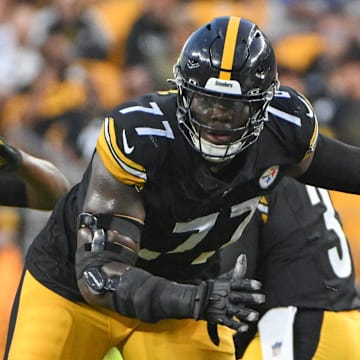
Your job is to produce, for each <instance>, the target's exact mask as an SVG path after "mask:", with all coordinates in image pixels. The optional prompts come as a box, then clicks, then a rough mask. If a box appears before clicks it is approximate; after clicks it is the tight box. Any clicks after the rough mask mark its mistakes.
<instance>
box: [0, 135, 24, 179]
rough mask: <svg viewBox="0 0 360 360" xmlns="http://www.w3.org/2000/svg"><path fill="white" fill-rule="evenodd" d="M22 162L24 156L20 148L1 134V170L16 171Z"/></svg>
mask: <svg viewBox="0 0 360 360" xmlns="http://www.w3.org/2000/svg"><path fill="white" fill-rule="evenodd" d="M21 162H22V156H21V153H20V151H19V150H18V149H16V148H15V147H13V146H11V145H9V143H8V142H7V141H6V140H5V139H4V138H3V137H1V136H0V171H9V172H10V171H14V170H16V169H18V168H19V167H20V165H21Z"/></svg>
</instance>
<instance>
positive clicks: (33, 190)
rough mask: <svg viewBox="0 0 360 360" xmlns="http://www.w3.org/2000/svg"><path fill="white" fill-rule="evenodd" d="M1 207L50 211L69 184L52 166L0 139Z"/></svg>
mask: <svg viewBox="0 0 360 360" xmlns="http://www.w3.org/2000/svg"><path fill="white" fill-rule="evenodd" d="M0 172H1V174H0V185H1V189H2V190H1V191H2V194H1V196H0V201H1V204H3V205H6V206H21V207H30V208H33V209H39V210H51V209H52V208H53V207H54V205H55V203H56V202H57V200H59V198H60V197H61V196H62V195H64V194H65V192H67V191H68V190H69V183H68V181H67V179H66V178H65V176H64V175H63V174H62V172H61V171H60V170H59V169H58V168H57V167H56V166H55V165H54V164H52V163H50V162H49V161H46V160H44V159H40V158H37V157H35V156H31V155H30V154H27V153H26V152H25V151H22V150H20V149H17V148H16V147H14V146H12V145H10V144H9V143H8V142H7V141H6V140H5V139H4V138H3V137H1V136H0Z"/></svg>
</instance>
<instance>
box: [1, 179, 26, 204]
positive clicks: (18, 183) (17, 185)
mask: <svg viewBox="0 0 360 360" xmlns="http://www.w3.org/2000/svg"><path fill="white" fill-rule="evenodd" d="M0 189H1V190H0V205H3V206H16V207H27V204H28V202H27V195H26V187H25V183H24V182H23V181H22V180H21V179H20V178H19V177H17V176H16V175H14V174H0Z"/></svg>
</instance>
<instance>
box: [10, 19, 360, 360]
mask: <svg viewBox="0 0 360 360" xmlns="http://www.w3.org/2000/svg"><path fill="white" fill-rule="evenodd" d="M173 82H174V84H175V86H176V91H168V92H157V93H151V94H146V95H144V96H141V97H139V98H136V99H134V100H131V101H129V102H126V103H124V104H121V105H119V106H118V107H116V108H115V109H114V110H113V111H111V112H110V113H109V114H108V116H107V117H106V119H105V121H104V123H103V127H102V129H101V131H100V134H99V137H98V141H97V145H96V151H95V152H94V155H93V157H92V160H91V162H90V164H89V167H88V168H87V170H86V171H85V174H84V176H83V178H82V180H81V182H80V183H79V184H77V185H75V186H74V187H73V188H72V189H71V190H70V192H69V193H68V195H67V196H66V197H65V198H64V199H63V200H62V201H60V202H59V203H58V204H57V206H56V208H55V209H54V211H53V213H52V216H51V217H50V220H49V222H48V223H47V225H46V226H45V227H44V229H43V230H42V231H41V232H40V234H39V235H38V236H37V237H36V238H35V239H34V241H33V242H32V244H31V247H30V248H29V250H28V252H27V257H26V264H25V272H24V278H23V280H22V283H21V287H20V289H19V291H18V298H17V300H16V303H15V307H14V309H13V314H12V315H13V318H12V324H11V331H10V332H9V337H8V348H7V356H6V358H8V359H16V358H19V357H22V355H23V354H26V356H27V359H43V360H46V359H53V358H54V357H58V358H62V359H79V360H80V359H86V360H89V359H90V360H92V359H94V360H95V359H101V358H102V357H103V356H104V354H105V353H106V351H107V350H108V349H109V348H110V347H111V346H117V347H118V348H119V349H120V351H121V353H122V355H123V357H124V359H125V360H133V359H136V360H142V359H148V358H149V357H150V358H151V356H153V355H152V354H155V353H156V356H157V357H158V358H161V359H167V358H171V359H175V360H176V359H184V358H186V357H188V358H191V359H199V360H201V359H207V360H212V359H217V360H227V359H229V360H230V359H234V356H235V348H234V343H233V338H232V335H233V333H234V331H240V332H241V331H245V330H246V329H247V327H248V325H247V322H249V321H252V320H256V318H257V312H256V311H254V310H252V307H253V306H256V305H258V304H259V303H261V302H263V300H264V299H263V296H262V294H259V293H258V290H259V283H258V282H256V281H255V280H247V279H243V278H242V275H243V272H244V267H245V265H244V257H240V259H239V260H240V261H239V263H238V265H239V266H238V267H237V269H238V271H235V272H234V274H233V276H226V277H220V278H219V277H218V275H219V273H220V272H219V269H220V267H219V261H218V260H219V258H218V251H219V250H220V249H222V248H225V247H226V246H228V245H230V244H231V243H233V242H235V241H236V240H237V239H239V238H240V236H241V234H242V232H243V230H244V228H245V227H246V225H247V224H248V222H249V221H250V219H251V217H252V216H253V214H254V212H255V210H256V207H257V204H258V202H259V199H260V197H261V195H263V194H266V193H267V192H268V191H270V190H271V189H273V188H274V187H275V186H276V185H277V184H278V182H279V181H280V179H281V178H282V177H283V176H285V175H288V176H296V177H298V178H299V179H301V181H303V182H306V183H310V184H314V185H319V186H322V187H326V188H333V189H337V190H341V191H346V192H355V193H360V171H359V169H360V149H359V148H355V147H350V146H347V145H345V144H343V143H340V142H337V141H335V140H332V139H330V138H327V137H325V136H322V135H319V134H318V125H317V120H316V116H315V114H314V111H313V108H312V106H311V105H310V104H309V102H308V101H307V99H306V98H305V97H304V96H302V95H301V94H299V93H298V92H297V91H296V90H293V89H291V88H288V87H286V88H285V87H281V88H279V82H278V77H277V65H276V59H275V56H274V50H273V47H272V45H271V43H270V42H269V40H268V39H267V37H266V36H265V35H264V34H263V32H262V31H261V30H260V29H259V28H258V27H257V26H256V25H255V24H254V23H253V22H251V21H249V20H246V19H241V18H238V17H233V16H229V17H220V18H216V19H214V20H213V21H211V22H209V23H207V24H205V25H204V26H201V27H200V28H199V29H198V30H196V31H195V32H194V33H193V34H192V35H191V36H190V37H189V39H188V40H187V41H186V43H185V45H184V47H183V49H182V51H181V53H180V56H179V59H178V62H177V63H176V65H175V66H174V79H173ZM216 325H217V331H216ZM207 330H209V335H210V336H208V331H207ZM94 342H96V346H94V347H92V346H90V345H91V344H93V343H94Z"/></svg>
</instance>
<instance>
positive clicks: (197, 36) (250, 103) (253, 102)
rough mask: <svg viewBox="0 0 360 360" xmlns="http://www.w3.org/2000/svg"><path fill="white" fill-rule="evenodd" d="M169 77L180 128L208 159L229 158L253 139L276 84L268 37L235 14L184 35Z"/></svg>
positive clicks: (216, 19) (275, 71)
mask: <svg viewBox="0 0 360 360" xmlns="http://www.w3.org/2000/svg"><path fill="white" fill-rule="evenodd" d="M173 81H174V82H175V85H176V87H177V89H178V112H177V118H178V121H179V125H180V128H181V130H182V132H183V134H184V135H185V137H186V139H187V140H188V141H189V143H190V144H191V145H192V146H193V147H194V148H195V149H196V150H197V151H199V152H200V153H201V154H202V155H203V156H204V157H205V158H206V159H207V160H209V161H213V162H221V161H225V160H228V159H232V158H233V157H234V156H235V155H236V154H238V153H239V152H241V151H242V150H244V149H246V148H247V147H248V146H249V145H251V144H252V143H253V142H254V141H256V139H257V138H258V136H259V134H260V132H261V130H262V128H263V122H264V120H265V118H266V108H267V106H268V104H269V102H270V101H271V99H272V97H273V95H274V93H275V90H276V89H277V88H278V86H279V82H278V76H277V65H276V60H275V54H274V50H273V48H272V46H271V43H270V41H269V40H268V39H267V38H266V37H265V35H264V34H263V33H262V32H261V31H260V30H259V28H258V27H257V26H256V25H255V24H254V23H252V22H251V21H249V20H246V19H243V18H238V17H235V16H226V17H219V18H215V19H214V20H212V21H211V22H209V23H208V24H206V25H204V26H202V27H201V28H199V29H198V30H196V31H195V32H194V33H193V34H192V35H191V36H190V37H189V38H188V40H187V41H186V43H185V45H184V47H183V49H182V51H181V53H180V56H179V59H178V61H177V63H176V64H175V65H174V79H173Z"/></svg>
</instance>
